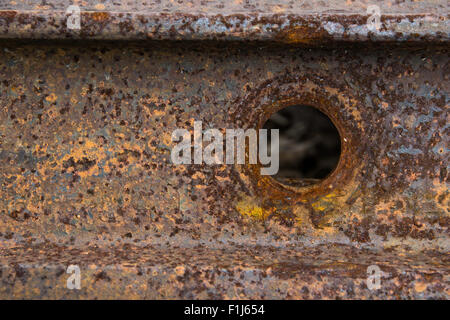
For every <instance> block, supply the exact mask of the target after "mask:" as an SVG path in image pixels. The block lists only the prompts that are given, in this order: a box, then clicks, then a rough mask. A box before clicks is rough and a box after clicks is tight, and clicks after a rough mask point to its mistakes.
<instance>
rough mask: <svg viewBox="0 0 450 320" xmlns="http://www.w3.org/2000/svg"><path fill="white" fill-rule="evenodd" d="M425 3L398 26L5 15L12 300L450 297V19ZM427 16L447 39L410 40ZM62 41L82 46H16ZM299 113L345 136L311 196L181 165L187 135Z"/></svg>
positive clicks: (2, 150)
mask: <svg viewBox="0 0 450 320" xmlns="http://www.w3.org/2000/svg"><path fill="white" fill-rule="evenodd" d="M286 3H288V2H286ZM376 3H379V2H376ZM405 3H409V2H408V1H407V2H405ZM433 3H434V4H432V5H431V2H425V1H418V2H414V5H418V6H419V7H417V8H416V9H414V11H411V10H410V11H411V12H410V11H407V10H406V12H404V11H401V10H404V9H405V8H404V7H402V8H400V7H399V6H400V5H397V4H394V5H393V6H392V7H388V6H386V8H389V10H391V11H389V12H391V13H392V14H393V15H395V16H396V18H395V21H396V22H394V19H392V20H389V19H390V18H386V19H387V20H383V19H382V20H381V21H382V22H383V21H384V22H386V23H387V29H383V27H382V29H380V31H375V32H374V33H366V32H365V31H361V32H360V31H358V32H356V33H353V34H352V33H351V32H350V30H362V29H358V28H359V27H361V28H364V27H365V26H366V25H365V23H366V22H367V21H366V20H367V15H366V14H364V11H362V13H357V14H355V15H352V14H351V12H352V8H353V6H355V7H356V8H359V7H358V6H359V5H361V7H360V9H361V10H363V9H364V8H365V7H363V6H362V2H360V1H355V2H353V3H352V4H341V3H340V2H330V6H333V5H335V7H333V8H332V9H330V10H331V11H333V10H335V13H333V12H328V11H326V10H325V9H324V8H320V7H315V8H314V10H316V11H315V12H316V13H317V14H316V13H315V14H304V13H303V12H300V11H295V10H299V9H295V10H294V9H292V8H287V9H286V10H287V12H283V11H281V12H276V11H275V9H273V6H275V3H272V2H270V3H269V4H271V5H272V7H271V8H272V9H271V10H274V11H271V10H269V9H267V8H268V7H258V6H257V7H248V8H245V7H243V9H242V10H241V11H244V12H240V11H239V10H237V9H236V8H235V7H233V8H232V9H224V8H220V7H211V6H210V4H206V7H201V8H199V7H193V8H192V7H188V4H187V2H182V6H181V9H180V10H181V13H179V12H178V11H177V10H178V9H177V10H175V9H173V10H172V9H171V10H172V11H170V12H168V11H167V10H163V9H161V10H160V11H157V10H156V9H154V8H156V7H152V3H149V4H148V6H147V5H146V6H145V8H141V7H139V6H138V5H136V6H128V7H127V6H122V5H120V6H119V7H116V6H115V5H112V4H109V2H108V3H106V4H102V6H103V7H96V3H94V2H89V1H88V2H83V3H82V4H83V5H82V6H81V4H80V6H81V7H82V9H83V10H82V11H81V18H82V19H81V22H82V23H81V29H80V31H79V33H75V32H73V31H72V30H70V31H69V30H66V29H65V28H66V23H67V21H66V20H67V17H66V16H65V15H64V12H65V9H64V8H66V7H67V6H68V5H69V4H72V3H69V1H55V2H52V5H48V7H46V6H42V5H41V2H40V1H39V2H37V1H36V2H35V1H27V2H21V1H17V4H15V5H14V6H12V5H11V4H9V3H8V4H1V5H0V9H1V10H2V11H1V12H0V34H1V37H2V38H4V39H3V40H2V41H1V42H0V46H1V47H0V107H1V108H0V184H1V191H0V265H1V269H0V271H1V272H0V283H1V285H0V297H2V298H25V297H27V298H95V297H99V298H123V297H125V298H160V299H163V298H280V299H285V298H294V299H295V298H315V299H316V298H438V299H448V297H449V293H450V291H449V290H450V289H449V279H448V275H449V273H448V271H449V268H448V266H449V259H448V246H449V237H448V234H449V233H448V231H449V230H448V227H449V220H450V216H449V191H448V182H449V175H448V172H449V162H448V160H449V157H448V152H449V150H448V141H449V129H448V122H449V112H448V107H449V97H448V92H449V91H450V85H449V78H448V77H449V62H448V61H449V59H448V58H449V54H448V49H449V47H448V29H447V28H448V22H447V20H446V17H447V16H448V11H444V10H443V8H444V7H443V6H444V5H445V3H444V2H439V1H438V2H433ZM163 4H167V3H166V2H163ZM282 4H283V3H282ZM167 5H168V4H167ZM183 5H185V6H183ZM244 5H245V3H244V4H243V6H244ZM410 5H411V6H413V4H410ZM433 8H434V9H436V10H434V11H433V10H431V9H433ZM141 9H142V10H141ZM144 9H145V10H144ZM95 10H97V11H98V12H97V13H94V12H93V11H95ZM205 10H206V11H205ZM224 10H228V11H226V12H225V11H224ZM289 10H291V11H292V12H291V11H289ZM364 10H365V9H364ZM341 11H342V12H341ZM11 12H14V13H11ZM177 12H178V13H177ZM227 12H228V13H227ZM265 12H266V13H267V12H269V16H270V17H271V18H270V19H269V20H264V19H263V18H262V16H263V13H265ZM338 12H339V13H340V15H338V14H337V13H338ZM236 13H239V14H242V16H239V15H236ZM121 14H122V16H121ZM405 14H410V15H411V16H409V17H408V18H407V20H408V21H409V22H406V25H407V27H406V29H405V30H406V31H404V32H400V33H401V34H397V33H396V34H392V33H391V31H392V30H398V28H403V26H405V25H404V24H403V23H404V20H403V18H402V17H403V16H404V15H405ZM220 15H222V16H223V17H225V18H220V19H219V18H217V17H219V16H220ZM139 16H143V17H145V19H149V20H147V21H145V19H144V20H142V21H141V20H140V19H138V18H137V17H139ZM205 16H208V17H216V18H214V19H213V18H208V19H206V18H205ZM233 16H234V17H237V18H236V19H237V20H232V19H233V18H232V17H233ZM39 17H41V18H42V19H41V18H39ZM95 17H96V18H95ZM156 17H159V20H158V21H156V19H157V18H156ZM425 17H431V18H430V19H431V20H427V21H433V22H432V23H437V24H438V25H437V29H436V30H434V29H433V30H431V29H420V30H422V31H423V33H420V32H418V35H415V32H412V31H411V30H412V29H410V28H412V26H416V23H417V21H419V20H420V21H422V20H421V19H425ZM442 17H444V18H442ZM151 19H155V20H151ZM183 19H184V22H185V23H186V25H181V24H180V23H181V22H182V21H183ZM215 19H216V20H215ZM254 19H256V20H254ZM427 19H428V18H427ZM126 21H128V22H129V24H125V25H123V22H126ZM180 21H181V22H180ZM218 21H219V22H218ZM231 21H240V23H242V25H240V26H239V27H237V25H232V24H231V25H227V23H231ZM252 21H253V22H255V21H257V22H256V24H255V25H256V26H258V28H259V29H258V28H256V29H252V26H251V23H250V22H252ZM389 21H391V22H389ZM423 21H425V20H423ZM220 23H224V24H225V25H226V27H225V28H224V29H223V28H222V27H221V25H220ZM296 23H298V24H296ZM330 23H337V24H340V25H341V26H342V28H343V29H341V28H340V27H339V28H337V29H336V28H335V29H333V28H334V27H337V24H336V25H333V24H330ZM275 25H278V27H275ZM331 25H333V26H334V27H333V28H331V27H330V28H328V29H329V30H327V27H326V26H331ZM419 25H420V24H419ZM157 26H160V27H159V28H157ZM265 26H267V28H266V27H265ZM304 26H308V27H307V28H306V29H305V28H303V27H304ZM352 26H354V27H352ZM153 27H155V30H153V29H152V28H153ZM297 27H298V28H297ZM422 27H423V25H422ZM422 27H421V28H422ZM431 27H434V26H433V25H432V24H429V25H428V27H426V28H431ZM234 28H238V29H234ZM239 28H240V29H239ZM352 28H355V29H352ZM396 28H397V29H396ZM338 29H339V30H341V31H342V30H344V31H343V32H342V33H340V34H339V33H336V32H337V30H338ZM152 30H153V31H152ZM314 30H315V31H314ZM330 30H331V31H330ZM383 30H384V31H383ZM316 32H317V34H316ZM377 32H378V33H377ZM383 32H385V33H383ZM66 38H68V39H75V38H79V41H72V42H48V41H38V42H30V43H24V42H23V41H21V42H18V41H17V40H20V39H22V40H23V39H25V40H30V39H41V40H42V39H58V40H61V39H66ZM89 39H90V40H92V39H97V40H98V39H102V40H105V41H81V40H89ZM117 39H131V40H139V39H147V40H149V41H134V42H121V41H106V40H117ZM155 39H165V40H175V39H182V40H188V39H195V40H206V39H209V40H215V41H154V40H155ZM226 39H228V40H268V41H257V42H251V41H250V42H247V41H222V40H226ZM309 40H311V41H309ZM343 40H351V41H353V42H355V43H359V44H360V45H357V46H353V45H344V43H343ZM372 40H373V41H372ZM381 40H388V41H390V42H395V43H397V44H398V43H400V44H401V43H403V44H402V45H395V46H394V45H389V46H388V45H385V44H384V43H378V44H377V41H381ZM409 40H417V41H416V42H417V44H418V45H416V46H414V47H409V46H406V45H405V43H404V41H407V42H408V41H409ZM428 40H430V41H428ZM368 42H375V43H374V44H373V45H371V46H366V44H367V43H368ZM327 43H330V44H331V43H332V44H333V46H331V47H326V46H325V44H327ZM430 43H431V44H430ZM297 44H301V45H297ZM304 44H307V46H304ZM316 44H320V46H318V47H317V46H316ZM295 104H306V105H311V106H314V107H316V108H318V109H320V110H322V111H323V112H324V113H325V114H327V115H328V116H329V117H330V118H331V119H332V120H333V122H334V123H335V125H336V127H337V128H338V130H339V133H340V135H341V146H342V154H341V159H340V162H339V164H338V166H337V168H336V169H335V171H334V172H333V173H332V174H331V175H330V176H329V177H327V178H326V179H324V180H323V181H322V182H321V183H319V184H316V185H312V186H308V187H303V188H291V187H288V186H285V185H283V184H280V183H278V182H276V181H275V180H274V179H272V178H271V177H269V176H261V175H260V171H259V170H258V169H259V167H258V166H251V165H214V166H209V165H205V164H203V165H174V164H173V163H172V162H171V160H170V151H171V148H172V147H173V144H174V143H173V141H172V139H171V135H172V132H173V131H174V130H175V129H177V128H186V129H188V130H192V129H193V127H192V126H193V122H194V121H197V120H198V121H202V122H203V123H204V124H205V125H207V126H208V127H211V128H222V129H224V128H261V127H262V126H263V124H264V122H265V120H266V119H268V118H269V116H270V115H271V114H273V113H274V112H276V111H277V110H280V109H281V108H284V107H287V106H290V105H295ZM69 265H78V266H79V267H80V269H81V279H82V280H81V281H82V282H81V289H80V290H69V289H68V288H67V287H66V281H67V277H68V275H67V273H65V271H66V269H67V267H68V266H69ZM370 265H376V266H378V267H379V268H380V269H381V270H382V271H383V272H384V274H383V278H382V280H381V287H380V288H379V289H377V290H371V289H370V288H368V286H367V282H366V280H367V270H368V267H369V266H370Z"/></svg>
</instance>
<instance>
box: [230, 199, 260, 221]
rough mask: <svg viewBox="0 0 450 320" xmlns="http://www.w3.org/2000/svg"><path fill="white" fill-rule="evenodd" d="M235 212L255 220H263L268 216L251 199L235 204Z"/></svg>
mask: <svg viewBox="0 0 450 320" xmlns="http://www.w3.org/2000/svg"><path fill="white" fill-rule="evenodd" d="M236 209H237V211H238V212H239V213H240V214H241V215H243V216H247V217H251V218H253V219H256V220H264V219H265V218H266V217H267V216H268V212H267V211H266V210H264V209H263V208H262V207H261V206H259V205H258V204H256V203H255V202H254V201H253V199H251V198H248V197H247V198H245V199H243V200H241V201H239V202H238V203H237V204H236Z"/></svg>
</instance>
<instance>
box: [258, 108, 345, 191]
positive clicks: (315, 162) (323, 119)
mask: <svg viewBox="0 0 450 320" xmlns="http://www.w3.org/2000/svg"><path fill="white" fill-rule="evenodd" d="M263 128H264V129H279V130H280V131H279V133H280V146H279V160H280V166H279V171H278V173H277V174H276V175H274V176H273V178H275V179H276V180H278V181H279V182H281V183H283V184H287V185H291V186H297V187H301V186H306V185H310V184H314V183H317V182H319V181H321V180H322V179H324V178H325V177H327V176H328V175H329V174H330V173H331V172H332V171H333V170H334V169H335V168H336V166H337V164H338V161H339V157H340V155H341V141H340V136H339V132H338V130H337V129H336V127H335V126H334V124H333V122H332V121H331V120H330V118H328V116H326V115H325V114H324V113H322V112H321V111H319V110H318V109H316V108H313V107H310V106H304V105H294V106H290V107H287V108H285V109H282V110H280V111H278V112H277V113H275V114H273V115H272V116H271V117H270V119H269V120H267V121H266V123H265V124H264V127H263ZM269 137H270V134H269Z"/></svg>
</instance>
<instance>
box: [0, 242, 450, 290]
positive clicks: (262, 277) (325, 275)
mask: <svg viewBox="0 0 450 320" xmlns="http://www.w3.org/2000/svg"><path fill="white" fill-rule="evenodd" d="M0 252H1V257H2V258H1V260H0V283H1V286H0V298H8V299H24V298H28V299H355V298H358V299H424V298H432V299H448V297H449V293H450V288H449V286H448V283H449V275H448V268H447V265H448V257H446V256H445V255H443V254H442V253H436V252H434V251H432V250H428V251H423V252H421V253H416V254H410V253H406V252H405V251H403V250H401V249H394V250H388V251H386V250H383V251H377V250H367V249H358V248H355V247H352V246H345V245H336V244H334V245H333V244H326V245H321V246H316V247H303V246H301V247H299V246H293V247H285V248H275V247H265V246H253V247H252V246H236V245H232V244H229V245H226V246H222V247H218V248H210V247H207V246H195V247H191V248H185V247H167V246H145V247H141V246H136V245H131V244H130V245H125V246H122V247H117V246H113V247H98V246H90V247H83V248H74V247H65V246H59V245H54V244H49V243H47V244H41V245H33V246H26V247H21V246H19V247H15V248H8V249H6V248H2V249H0ZM98 257H101V259H99V258H98ZM73 264H75V265H78V266H79V267H80V271H81V272H80V275H81V289H80V290H68V289H67V287H66V283H67V279H68V278H69V276H70V274H67V272H66V269H67V267H68V266H69V265H73ZM374 264H376V265H377V266H379V268H380V269H381V271H382V275H381V279H380V285H381V287H380V288H379V289H373V288H372V290H370V289H369V288H368V287H367V278H368V272H367V269H368V267H369V266H370V265H374Z"/></svg>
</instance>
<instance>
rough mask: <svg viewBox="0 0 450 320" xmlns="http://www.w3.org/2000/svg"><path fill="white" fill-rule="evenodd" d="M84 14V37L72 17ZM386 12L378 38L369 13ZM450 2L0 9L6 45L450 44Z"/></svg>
mask: <svg viewBox="0 0 450 320" xmlns="http://www.w3.org/2000/svg"><path fill="white" fill-rule="evenodd" d="M71 4H78V5H79V6H80V7H81V24H82V26H83V28H82V29H81V30H79V31H74V30H68V29H67V26H66V22H67V17H68V14H66V9H67V7H68V6H69V5H71ZM374 4H376V5H379V6H380V8H381V10H382V11H381V13H382V17H381V21H382V23H383V27H382V28H381V29H380V30H369V28H368V27H367V25H366V23H367V19H368V17H369V16H370V15H369V14H367V12H366V9H367V7H368V6H369V5H374ZM449 12H450V11H449V7H448V1H446V0H431V1H412V0H403V1H389V0H388V1H386V0H375V1H369V0H355V1H343V0H332V1H321V0H308V1H306V0H303V1H290V0H283V1H274V0H263V1H254V0H253V1H231V2H228V1H227V2H223V1H215V0H214V1H212V0H208V1H202V0H191V1H183V0H180V1H148V2H130V3H128V2H127V3H122V2H110V1H106V2H98V1H96V0H89V1H73V2H71V1H67V0H57V1H51V3H46V2H44V3H42V2H41V1H36V0H32V1H14V2H5V3H0V37H1V38H34V39H116V40H118V39H125V40H137V39H154V40H155V39H156V40H161V39H165V40H217V39H221V40H273V41H277V42H286V43H323V42H329V41H336V40H339V41H352V42H353V41H362V40H371V41H389V42H411V41H413V42H417V41H438V42H445V41H448V40H449V35H450V23H449V21H448V16H449Z"/></svg>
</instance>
